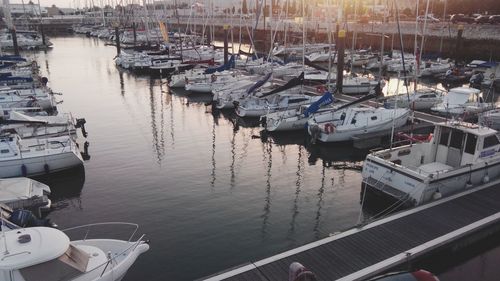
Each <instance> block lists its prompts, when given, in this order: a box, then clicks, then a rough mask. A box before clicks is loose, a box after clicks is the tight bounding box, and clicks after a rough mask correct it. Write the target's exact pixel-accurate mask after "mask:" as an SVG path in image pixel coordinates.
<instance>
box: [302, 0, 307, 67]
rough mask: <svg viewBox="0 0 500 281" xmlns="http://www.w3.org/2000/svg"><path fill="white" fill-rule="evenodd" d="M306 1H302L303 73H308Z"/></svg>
mask: <svg viewBox="0 0 500 281" xmlns="http://www.w3.org/2000/svg"><path fill="white" fill-rule="evenodd" d="M305 6H306V5H305V1H304V0H302V71H303V72H305V71H306V21H305V19H306V13H305V10H306V8H305Z"/></svg>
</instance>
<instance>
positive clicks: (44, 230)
mask: <svg viewBox="0 0 500 281" xmlns="http://www.w3.org/2000/svg"><path fill="white" fill-rule="evenodd" d="M103 225H104V224H94V225H85V226H81V227H79V228H78V229H79V230H82V233H81V237H84V238H83V240H73V241H71V240H70V238H69V236H68V234H70V233H72V232H74V231H75V230H78V229H77V228H72V229H67V230H65V232H63V231H61V230H58V229H55V228H48V227H30V228H18V229H13V230H5V229H4V230H3V231H2V233H1V234H0V244H1V245H0V280H11V281H35V280H36V281H53V280H74V281H119V280H121V279H122V278H123V277H124V276H125V274H126V273H127V270H128V269H129V268H130V267H131V266H132V265H133V263H134V262H135V261H136V259H137V258H138V256H139V255H141V254H142V253H144V252H146V251H147V250H148V249H149V245H148V243H147V242H146V241H144V240H143V238H144V235H143V236H141V237H140V238H139V239H138V240H137V241H132V238H133V235H134V234H132V235H131V236H130V238H129V240H118V239H103V238H99V239H94V238H92V239H90V238H88V237H89V236H88V235H89V234H90V235H93V232H90V230H92V229H93V228H95V227H98V226H101V227H102V226H103ZM109 225H110V226H114V227H116V226H115V225H118V226H119V225H123V223H121V224H118V223H114V224H113V223H109ZM135 230H136V229H135ZM135 230H134V233H135ZM83 231H87V234H85V232H83Z"/></svg>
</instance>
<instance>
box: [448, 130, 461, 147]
mask: <svg viewBox="0 0 500 281" xmlns="http://www.w3.org/2000/svg"><path fill="white" fill-rule="evenodd" d="M463 139H464V132H462V131H459V130H453V131H451V138H450V147H453V148H458V149H461V148H462V141H463Z"/></svg>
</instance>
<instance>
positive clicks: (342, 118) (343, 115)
mask: <svg viewBox="0 0 500 281" xmlns="http://www.w3.org/2000/svg"><path fill="white" fill-rule="evenodd" d="M344 119H345V111H344V112H342V114H341V115H340V120H342V121H344Z"/></svg>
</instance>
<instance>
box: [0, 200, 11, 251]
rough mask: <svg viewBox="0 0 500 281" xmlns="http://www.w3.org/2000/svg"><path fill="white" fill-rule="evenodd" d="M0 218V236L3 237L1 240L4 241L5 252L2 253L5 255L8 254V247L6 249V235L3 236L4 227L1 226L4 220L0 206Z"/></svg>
mask: <svg viewBox="0 0 500 281" xmlns="http://www.w3.org/2000/svg"><path fill="white" fill-rule="evenodd" d="M0 220H2V224H1V225H0V228H1V229H2V237H3V242H4V244H5V245H4V246H5V252H4V254H5V255H8V254H9V249H7V237H5V230H4V227H3V224H4V220H3V209H2V208H0Z"/></svg>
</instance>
